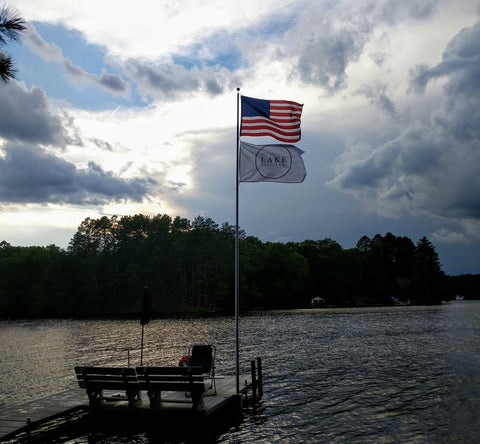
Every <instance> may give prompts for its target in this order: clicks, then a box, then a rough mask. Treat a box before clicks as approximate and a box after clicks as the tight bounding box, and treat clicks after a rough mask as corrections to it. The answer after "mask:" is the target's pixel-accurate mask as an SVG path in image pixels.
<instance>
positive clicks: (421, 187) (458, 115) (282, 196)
mask: <svg viewBox="0 0 480 444" xmlns="http://www.w3.org/2000/svg"><path fill="white" fill-rule="evenodd" d="M6 4H7V5H8V6H10V7H13V8H15V9H16V10H17V11H18V13H19V15H20V16H22V17H23V18H24V19H25V20H26V21H27V23H28V33H27V35H26V36H25V38H24V39H23V44H22V45H18V44H16V43H10V44H9V45H7V46H6V47H4V49H5V50H6V51H7V52H8V53H10V55H12V56H13V57H14V59H15V61H16V68H17V71H18V73H17V80H16V81H13V82H10V83H9V84H8V85H4V84H2V85H0V240H6V241H7V242H9V243H10V244H12V245H48V244H52V243H53V244H56V245H58V246H60V247H62V248H65V247H67V245H68V243H69V241H70V239H71V238H72V236H73V235H74V234H75V232H76V230H77V228H78V226H79V225H80V223H81V222H82V221H83V220H84V219H85V218H86V217H91V218H98V217H101V216H104V215H105V216H108V217H110V216H112V215H120V216H121V215H129V214H130V215H131V214H136V213H142V214H147V215H155V214H158V213H161V214H164V213H166V214H168V215H170V216H172V217H174V216H177V215H179V216H182V217H187V218H189V219H190V220H192V219H193V218H194V217H195V216H197V215H202V216H205V217H210V218H212V219H213V220H215V221H216V222H217V223H219V224H221V223H223V222H229V223H231V224H234V223H235V156H236V118H237V109H236V102H237V92H236V88H237V87H239V88H240V89H241V90H240V91H241V94H244V95H247V96H251V97H257V98H262V99H286V100H294V101H297V102H300V103H303V104H304V108H303V114H302V140H301V141H300V142H298V143H297V144H296V145H297V146H298V147H299V148H301V149H302V150H304V151H305V154H304V155H303V159H304V162H305V165H306V169H307V178H306V179H305V182H304V183H302V184H277V183H242V184H241V185H240V212H239V215H240V225H241V228H243V229H244V230H245V231H246V232H247V234H248V235H252V236H257V237H259V238H260V239H262V240H263V241H302V240H305V239H314V240H317V239H324V238H327V237H328V238H331V239H334V240H336V241H337V242H339V243H340V244H341V245H342V247H344V248H351V247H354V246H355V244H356V242H357V241H358V240H359V239H360V237H362V236H364V235H367V236H369V237H373V236H374V235H375V234H377V233H379V234H381V235H385V234H386V233H387V232H391V233H393V234H394V235H396V236H407V237H409V238H411V239H412V240H413V241H414V242H417V241H418V240H419V239H420V238H421V237H423V236H426V237H427V238H428V239H429V240H430V241H431V242H432V243H433V244H434V246H435V248H436V250H437V252H438V254H439V256H440V261H441V263H442V267H443V270H444V271H445V272H446V273H447V274H460V273H480V123H479V122H480V2H479V1H478V0H438V1H435V0H418V1H415V0H402V1H398V0H375V1H373V0H370V1H363V0H338V1H332V0H263V1H261V2H258V0H241V1H237V0H232V1H230V0H229V1H225V0H183V1H175V0H151V1H150V0H138V1H136V2H132V1H126V0H95V1H92V0H83V1H78V0H62V1H58V0H42V1H41V2H39V1H38V0H10V1H9V2H8V1H7V2H6ZM244 140H245V141H247V142H250V143H258V144H260V143H275V142H276V141H275V140H274V139H269V138H245V139H244Z"/></svg>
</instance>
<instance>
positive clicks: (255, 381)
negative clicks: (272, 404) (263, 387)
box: [250, 360, 257, 402]
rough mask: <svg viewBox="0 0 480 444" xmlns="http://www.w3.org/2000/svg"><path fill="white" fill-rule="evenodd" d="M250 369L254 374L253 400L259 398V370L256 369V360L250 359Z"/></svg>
mask: <svg viewBox="0 0 480 444" xmlns="http://www.w3.org/2000/svg"><path fill="white" fill-rule="evenodd" d="M250 369H251V374H252V401H253V402H256V400H257V371H256V369H255V361H254V360H252V361H250Z"/></svg>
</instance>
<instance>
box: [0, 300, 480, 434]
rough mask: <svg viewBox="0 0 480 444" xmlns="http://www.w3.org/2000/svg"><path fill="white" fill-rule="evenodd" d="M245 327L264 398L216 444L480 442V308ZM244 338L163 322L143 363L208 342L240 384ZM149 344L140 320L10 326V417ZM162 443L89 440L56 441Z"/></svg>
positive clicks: (152, 328)
mask: <svg viewBox="0 0 480 444" xmlns="http://www.w3.org/2000/svg"><path fill="white" fill-rule="evenodd" d="M240 327H241V333H240V341H241V343H240V347H241V353H240V362H241V365H242V370H243V371H244V372H245V373H248V372H249V369H250V360H251V359H255V358H256V357H257V356H261V357H262V362H263V373H264V397H263V400H262V402H261V403H260V405H258V406H256V407H255V408H251V409H250V410H248V411H247V412H246V413H245V416H244V418H243V421H242V422H240V423H239V424H236V425H234V426H232V427H230V429H229V430H226V431H224V432H223V433H222V434H221V435H220V436H218V437H216V438H215V442H222V443H248V442H252V443H253V442H262V443H274V442H278V443H405V442H407V443H479V442H480V302H479V301H464V302H458V303H452V304H450V305H442V306H435V307H390V308H385V307H381V308H380V307H379V308H358V309H354V308H352V309H320V310H296V311H282V312H278V311H277V312H260V313H255V314H251V315H248V316H243V317H242V318H241V319H240ZM234 336H235V335H234V320H233V319H232V318H209V319H194V320H178V319H158V320H153V321H151V322H150V324H148V325H147V326H146V328H145V348H144V354H143V362H144V364H146V365H177V364H178V360H179V358H180V357H181V356H183V355H184V354H186V351H187V347H188V345H189V344H191V343H196V342H205V343H212V344H215V345H216V347H217V373H218V374H222V373H223V374H234V366H235V364H234V362H235V356H234ZM140 338H141V327H140V325H139V322H138V321H111V320H108V321H98V320H95V321H90V320H89V321H77V320H75V321H72V320H42V321H12V322H11V323H10V324H7V323H6V322H5V321H3V322H2V323H1V325H0V351H1V356H2V365H1V369H2V371H1V372H0V408H5V407H7V406H11V405H16V404H20V403H22V402H25V401H29V400H33V399H37V398H40V397H43V396H46V395H49V394H52V393H56V392H58V391H61V390H63V389H68V388H71V387H74V386H75V385H76V382H75V379H74V372H73V366H74V365H78V364H91V365H105V364H108V365H126V364H127V356H128V353H127V350H128V349H130V350H131V351H130V360H131V364H132V365H135V364H138V363H139V360H140ZM158 439H159V437H158V436H156V440H158ZM153 441H154V440H153V439H152V437H151V436H150V435H149V434H148V433H143V432H142V431H131V432H129V431H122V432H118V433H116V432H112V431H111V432H109V434H105V433H97V434H96V432H95V431H88V432H85V433H83V434H82V433H79V434H78V435H77V436H75V437H62V438H58V441H56V442H71V443H73V442H75V443H89V442H103V443H110V442H112V443H113V442H138V443H144V442H153ZM160 441H161V439H160ZM155 442H158V441H155Z"/></svg>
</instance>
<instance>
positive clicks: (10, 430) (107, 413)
mask: <svg viewBox="0 0 480 444" xmlns="http://www.w3.org/2000/svg"><path fill="white" fill-rule="evenodd" d="M253 365H254V364H253V363H252V366H253ZM256 379H257V378H255V377H253V383H252V376H251V375H243V376H241V377H240V396H238V395H237V394H236V378H235V376H225V377H221V376H219V377H217V378H216V386H217V393H216V395H209V394H208V392H207V394H206V396H204V398H203V401H204V402H203V405H202V406H201V408H200V409H198V411H194V410H193V409H192V405H191V403H190V404H189V403H185V402H181V401H185V396H186V394H185V393H180V392H171V393H169V392H166V393H165V395H164V400H163V399H162V401H163V402H162V404H161V405H160V406H159V407H158V408H155V409H150V407H149V402H148V397H147V395H146V393H145V392H141V398H142V402H141V403H140V404H138V405H136V406H134V407H129V405H128V402H127V401H125V400H119V401H115V400H114V398H115V393H114V392H112V393H109V395H110V396H111V397H112V398H113V400H112V401H110V402H106V403H103V404H102V405H101V406H100V407H97V408H93V407H90V406H89V402H88V397H87V394H86V392H85V390H83V389H80V388H73V389H70V390H67V391H64V392H61V393H57V394H55V395H51V396H47V397H45V398H42V399H39V400H36V401H31V402H27V403H25V404H22V405H19V406H15V407H10V408H6V409H4V410H0V442H3V441H5V440H9V439H13V438H16V437H17V436H22V435H23V436H24V437H27V436H28V435H29V434H30V433H31V432H32V431H33V430H36V429H38V428H41V427H42V426H44V425H45V424H46V423H49V422H50V423H51V422H52V421H53V422H55V420H57V421H59V420H60V419H61V418H62V417H65V416H68V415H72V414H75V412H78V413H79V414H80V413H81V412H84V413H85V415H89V416H92V417H93V418H97V419H98V418H101V421H104V420H105V419H106V418H107V419H108V418H112V419H113V420H117V421H118V419H119V418H132V419H134V420H135V422H136V423H137V422H138V421H139V420H140V421H141V422H142V423H143V422H145V423H146V422H155V423H159V424H160V423H162V421H163V422H164V423H169V422H170V421H177V420H178V421H179V422H181V423H183V424H184V425H187V427H188V421H190V420H191V421H196V422H198V421H206V420H207V419H208V418H211V417H215V415H217V414H223V413H225V412H227V411H234V412H238V411H239V410H240V409H241V407H242V404H244V403H245V402H251V401H252V400H253V401H256V400H258V399H259V398H260V397H261V390H262V389H261V382H259V384H260V386H258V385H257V381H256ZM118 395H119V397H123V396H121V394H120V393H119V394H118ZM162 398H163V396H162ZM185 421H187V422H185ZM64 422H65V421H64Z"/></svg>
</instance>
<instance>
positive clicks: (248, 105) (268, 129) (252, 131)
mask: <svg viewBox="0 0 480 444" xmlns="http://www.w3.org/2000/svg"><path fill="white" fill-rule="evenodd" d="M302 109H303V105H302V104H300V103H297V102H293V101H291V100H263V99H255V98H252V97H246V96H243V97H242V122H241V129H240V135H241V136H251V137H256V136H271V137H274V138H275V139H277V140H280V141H282V142H298V141H299V140H300V137H301V132H300V117H301V115H302Z"/></svg>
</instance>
